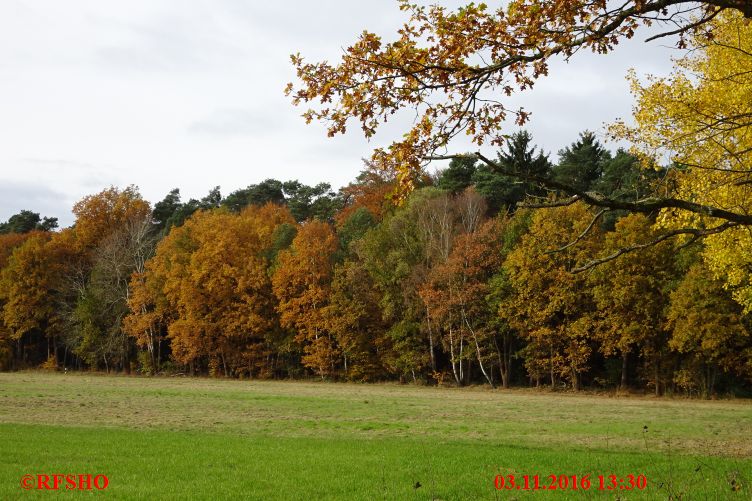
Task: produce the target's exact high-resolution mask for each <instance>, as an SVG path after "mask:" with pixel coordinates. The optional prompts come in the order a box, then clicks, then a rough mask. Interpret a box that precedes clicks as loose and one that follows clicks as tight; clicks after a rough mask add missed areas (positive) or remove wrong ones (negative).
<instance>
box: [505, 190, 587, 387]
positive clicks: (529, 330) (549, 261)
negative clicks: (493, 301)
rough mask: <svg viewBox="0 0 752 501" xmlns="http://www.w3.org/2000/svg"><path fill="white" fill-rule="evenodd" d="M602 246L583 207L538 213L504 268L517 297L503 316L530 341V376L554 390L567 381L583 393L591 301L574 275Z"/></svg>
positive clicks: (581, 278) (579, 276) (581, 280)
mask: <svg viewBox="0 0 752 501" xmlns="http://www.w3.org/2000/svg"><path fill="white" fill-rule="evenodd" d="M599 240H600V234H599V231H598V230H597V227H594V225H593V214H592V213H591V211H589V210H588V208H587V207H586V206H585V205H583V204H581V203H578V204H574V205H569V206H566V207H559V208H556V209H551V210H547V211H537V212H536V213H534V214H533V216H532V219H531V221H530V230H529V232H528V233H527V234H525V235H524V236H523V237H522V239H521V241H520V244H519V245H518V246H517V247H516V248H515V249H514V250H513V251H512V252H511V253H510V254H509V255H508V256H507V258H506V261H505V262H504V267H505V268H506V269H507V271H508V273H509V277H510V282H511V286H512V288H513V290H514V294H513V295H511V296H510V297H509V299H508V301H506V302H505V303H503V304H502V305H501V306H500V314H501V316H502V317H503V318H504V319H506V320H507V321H508V322H509V324H510V325H511V326H512V327H513V328H514V329H516V330H517V331H518V332H519V333H520V336H521V337H523V338H524V339H526V340H527V341H528V346H527V347H526V350H525V352H524V354H525V357H526V360H525V365H526V367H527V368H528V371H529V372H530V373H531V375H532V376H533V377H534V378H536V379H540V378H541V377H542V376H543V374H544V370H545V372H547V373H548V375H549V376H550V381H551V385H552V386H555V385H556V383H557V381H558V378H559V377H560V376H563V377H565V378H566V379H567V380H569V382H570V383H571V384H572V386H573V387H574V388H579V385H580V376H581V375H582V373H583V372H584V371H585V370H587V369H588V367H589V365H588V364H589V359H590V353H591V350H592V345H591V343H590V340H591V337H592V333H593V332H592V331H593V322H592V313H593V304H592V301H593V300H592V296H591V293H590V288H589V286H588V284H587V282H586V277H585V276H584V275H583V274H574V273H572V272H571V270H572V269H573V268H576V267H577V266H578V265H579V264H581V263H583V262H587V261H588V260H590V259H592V258H593V254H594V252H595V249H596V248H597V246H598V245H599V244H600V242H599ZM574 242H577V245H572V244H573V243H574Z"/></svg>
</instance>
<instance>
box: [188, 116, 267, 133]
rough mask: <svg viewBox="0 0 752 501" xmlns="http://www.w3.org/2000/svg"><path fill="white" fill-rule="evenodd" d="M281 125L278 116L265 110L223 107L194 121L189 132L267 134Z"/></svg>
mask: <svg viewBox="0 0 752 501" xmlns="http://www.w3.org/2000/svg"><path fill="white" fill-rule="evenodd" d="M280 126H281V124H280V120H279V119H278V117H277V116H274V115H273V114H272V113H270V112H268V111H265V110H248V109H221V110H216V111H214V112H212V113H211V114H209V115H208V116H206V117H204V118H202V119H200V120H197V121H195V122H193V123H192V124H191V125H190V126H189V127H188V132H190V133H191V134H201V135H208V136H217V137H221V136H246V135H248V136H250V135H267V134H272V133H274V132H275V131H277V130H278V129H279V128H280Z"/></svg>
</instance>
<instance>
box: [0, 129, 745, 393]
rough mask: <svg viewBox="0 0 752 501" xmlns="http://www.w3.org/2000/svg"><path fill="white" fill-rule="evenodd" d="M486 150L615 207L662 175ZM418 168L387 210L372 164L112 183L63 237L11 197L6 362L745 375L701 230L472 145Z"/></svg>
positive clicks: (466, 373)
mask: <svg viewBox="0 0 752 501" xmlns="http://www.w3.org/2000/svg"><path fill="white" fill-rule="evenodd" d="M495 162H497V163H498V164H500V165H503V166H507V167H509V169H511V170H514V171H516V172H530V173H534V174H536V175H541V176H547V177H549V178H551V179H557V180H560V181H561V182H562V183H565V184H567V185H572V186H578V189H581V190H582V191H590V190H597V191H598V192H600V193H604V194H606V195H607V196H608V197H610V198H612V199H619V200H632V201H634V200H640V199H642V198H643V197H644V196H645V194H646V193H649V192H650V191H651V190H654V189H655V187H656V185H660V186H662V187H664V188H665V187H666V186H670V185H671V182H670V181H671V180H670V177H671V172H670V170H668V169H644V168H643V167H642V166H641V165H640V160H639V159H638V158H637V157H635V156H633V155H631V154H630V153H628V152H626V151H624V150H618V151H616V152H611V151H609V150H607V149H606V148H605V147H604V146H603V145H602V144H601V143H600V142H599V141H598V140H597V139H596V137H595V136H594V135H593V134H592V133H589V132H585V133H582V134H581V135H580V137H579V138H578V139H577V140H576V141H575V142H573V143H572V144H571V145H570V146H569V147H567V148H564V149H563V150H561V151H560V152H559V156H558V161H557V162H556V163H553V162H552V161H551V160H550V159H549V158H548V156H547V155H544V154H543V153H542V152H541V151H540V150H539V149H538V148H537V147H536V146H535V145H534V144H533V140H532V137H531V136H530V134H528V133H527V132H524V131H523V132H519V133H517V134H514V135H513V136H511V137H510V138H508V139H507V140H506V142H505V144H504V145H503V147H502V148H501V149H500V151H499V152H498V155H497V158H496V159H495ZM415 183H416V189H415V190H414V191H413V192H412V193H411V194H410V195H409V196H408V197H407V198H406V200H404V202H401V203H398V201H396V200H395V198H394V197H393V196H392V194H393V193H395V189H396V188H397V185H398V184H399V179H398V176H397V174H396V173H395V172H390V171H384V170H381V169H377V168H375V167H374V166H373V165H370V164H367V165H366V167H365V169H364V170H363V172H361V174H360V175H359V176H358V178H357V179H356V180H355V181H354V182H352V183H351V184H350V185H348V186H346V187H344V188H342V189H340V190H338V191H336V192H335V191H334V190H332V189H331V187H330V186H329V185H328V184H325V183H322V184H319V185H316V186H312V187H311V186H306V185H304V184H301V183H299V182H297V181H289V182H280V181H277V180H273V179H269V180H266V181H263V182H261V183H259V184H256V185H251V186H249V187H248V188H245V189H242V190H237V191H235V192H233V193H230V194H229V195H227V196H224V197H223V196H222V194H221V192H220V189H219V187H215V188H213V189H212V190H210V192H209V193H208V195H207V196H206V197H204V198H203V199H201V200H194V199H191V200H189V201H186V202H183V201H181V196H180V192H179V190H177V189H176V190H173V191H171V192H170V193H169V194H168V195H167V196H166V197H165V198H164V199H163V200H162V201H159V202H157V203H156V204H154V206H153V207H151V206H150V204H149V203H148V202H147V201H145V200H143V198H142V197H141V195H140V194H139V192H138V190H137V189H136V188H135V187H127V188H125V189H118V188H114V187H113V188H109V189H106V190H104V191H102V192H100V193H97V194H94V195H91V196H87V197H85V198H84V199H82V200H81V201H79V202H78V203H77V204H76V205H75V206H74V207H73V213H74V215H75V223H74V224H73V226H71V227H69V228H64V229H62V230H55V226H56V220H54V218H44V219H41V218H40V217H39V215H38V214H36V213H33V212H31V211H22V212H21V213H19V214H18V215H15V216H13V217H11V218H10V220H9V221H8V222H7V223H4V224H2V225H0V228H2V231H0V270H2V271H0V308H1V309H0V367H1V368H2V369H5V370H17V369H22V368H28V367H37V366H42V367H46V368H61V367H66V368H76V369H94V370H106V371H124V372H131V371H138V372H140V373H144V374H160V373H186V374H205V375H211V376H221V377H234V378H291V377H292V378H296V377H317V378H322V379H327V380H349V381H384V380H398V381H405V382H415V383H421V384H455V385H458V386H464V385H471V384H486V385H490V386H500V387H504V388H507V387H510V386H528V385H529V386H551V387H555V388H561V387H568V388H573V389H579V388H582V387H590V388H614V387H622V388H634V389H643V390H645V391H650V392H655V393H656V394H661V393H664V392H679V393H688V394H702V395H710V394H715V393H737V394H745V393H748V392H749V390H750V388H752V387H751V386H750V382H752V362H751V360H752V337H750V330H751V329H752V325H751V324H750V317H749V315H748V313H747V312H746V311H745V309H744V307H743V303H742V302H741V301H739V300H738V298H736V297H735V296H734V291H733V289H730V288H729V287H727V284H726V283H725V282H724V281H723V280H720V279H719V278H718V276H717V275H716V274H714V273H713V271H712V269H711V268H710V267H709V266H708V264H707V262H706V260H705V259H704V258H703V253H704V251H705V249H704V245H705V244H704V243H703V242H702V241H701V240H692V239H689V238H687V239H684V240H664V241H659V242H657V243H655V237H656V235H658V234H659V229H657V228H658V226H659V225H658V224H656V223H657V217H658V215H652V216H651V215H643V214H629V213H627V212H623V211H618V210H609V211H604V210H603V209H600V208H594V207H591V206H588V205H586V204H584V203H583V202H577V203H571V204H567V205H563V206H560V207H553V208H539V209H535V208H529V206H531V205H532V206H535V205H536V203H537V202H546V201H548V200H552V199H554V198H555V197H556V195H557V194H555V193H551V192H550V191H549V190H545V189H543V188H541V187H540V185H538V184H535V183H528V182H524V181H520V179H519V178H512V177H508V176H505V175H503V174H500V173H499V172H497V171H495V170H491V169H488V168H487V166H486V165H484V164H483V163H482V162H478V160H477V158H475V157H474V156H466V157H459V158H455V159H454V160H452V161H451V163H450V164H449V165H448V167H447V168H445V169H444V170H442V171H439V172H438V173H437V174H435V175H427V174H422V175H421V176H420V177H419V178H417V179H416V180H415ZM21 223H23V224H21ZM648 243H650V245H648ZM627 248H629V249H631V251H630V252H626V253H623V255H620V256H619V257H618V258H616V259H603V258H604V257H606V256H610V255H613V254H614V253H621V252H623V251H624V249H627ZM599 261H603V262H602V263H600V264H598V265H593V264H594V263H599ZM591 265H593V266H591ZM577 270H581V271H577Z"/></svg>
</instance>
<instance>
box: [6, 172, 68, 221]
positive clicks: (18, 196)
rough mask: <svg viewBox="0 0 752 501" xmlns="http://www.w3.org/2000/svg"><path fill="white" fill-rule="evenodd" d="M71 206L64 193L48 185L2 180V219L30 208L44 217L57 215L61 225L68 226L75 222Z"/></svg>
mask: <svg viewBox="0 0 752 501" xmlns="http://www.w3.org/2000/svg"><path fill="white" fill-rule="evenodd" d="M71 206H72V204H71V201H70V200H68V198H67V197H66V196H65V195H64V194H62V193H59V192H57V191H55V190H53V189H51V188H49V187H47V186H44V185H40V184H38V183H31V182H25V181H2V182H0V221H6V220H7V219H8V218H9V217H10V216H12V215H13V214H17V213H18V212H20V211H22V210H30V211H33V212H38V213H39V214H40V215H41V216H43V217H45V216H47V217H57V218H58V219H59V222H60V226H61V227H62V226H67V225H70V224H72V222H73V214H71V211H70V209H71Z"/></svg>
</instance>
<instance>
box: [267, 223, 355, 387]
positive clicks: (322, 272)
mask: <svg viewBox="0 0 752 501" xmlns="http://www.w3.org/2000/svg"><path fill="white" fill-rule="evenodd" d="M337 247H338V244H337V237H336V235H335V234H334V230H333V229H332V227H331V226H330V225H329V224H327V223H325V222H322V221H315V220H312V221H307V222H306V223H305V224H303V226H302V227H301V229H300V231H299V232H298V234H297V235H296V236H295V239H294V240H293V242H292V246H291V247H290V249H287V250H284V251H282V252H281V253H280V254H279V256H278V262H277V265H278V266H277V268H276V270H275V272H274V276H273V277H272V283H273V286H274V294H275V295H276V296H277V298H278V300H279V306H278V311H279V313H280V321H281V323H282V326H283V327H285V328H288V329H293V330H294V331H295V333H296V336H295V339H296V341H297V342H298V343H299V344H300V345H301V346H302V347H303V352H304V356H303V359H302V360H303V364H304V365H305V366H306V367H308V368H311V369H313V370H314V371H315V372H316V373H317V374H318V375H319V376H321V377H322V378H324V377H325V376H332V375H334V373H335V365H336V363H337V360H338V359H339V355H340V350H339V348H338V346H337V344H336V342H335V339H334V337H333V336H332V333H331V332H330V331H329V330H328V329H327V324H328V316H327V306H328V305H329V299H330V295H331V278H332V272H333V257H334V253H335V252H336V250H337Z"/></svg>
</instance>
